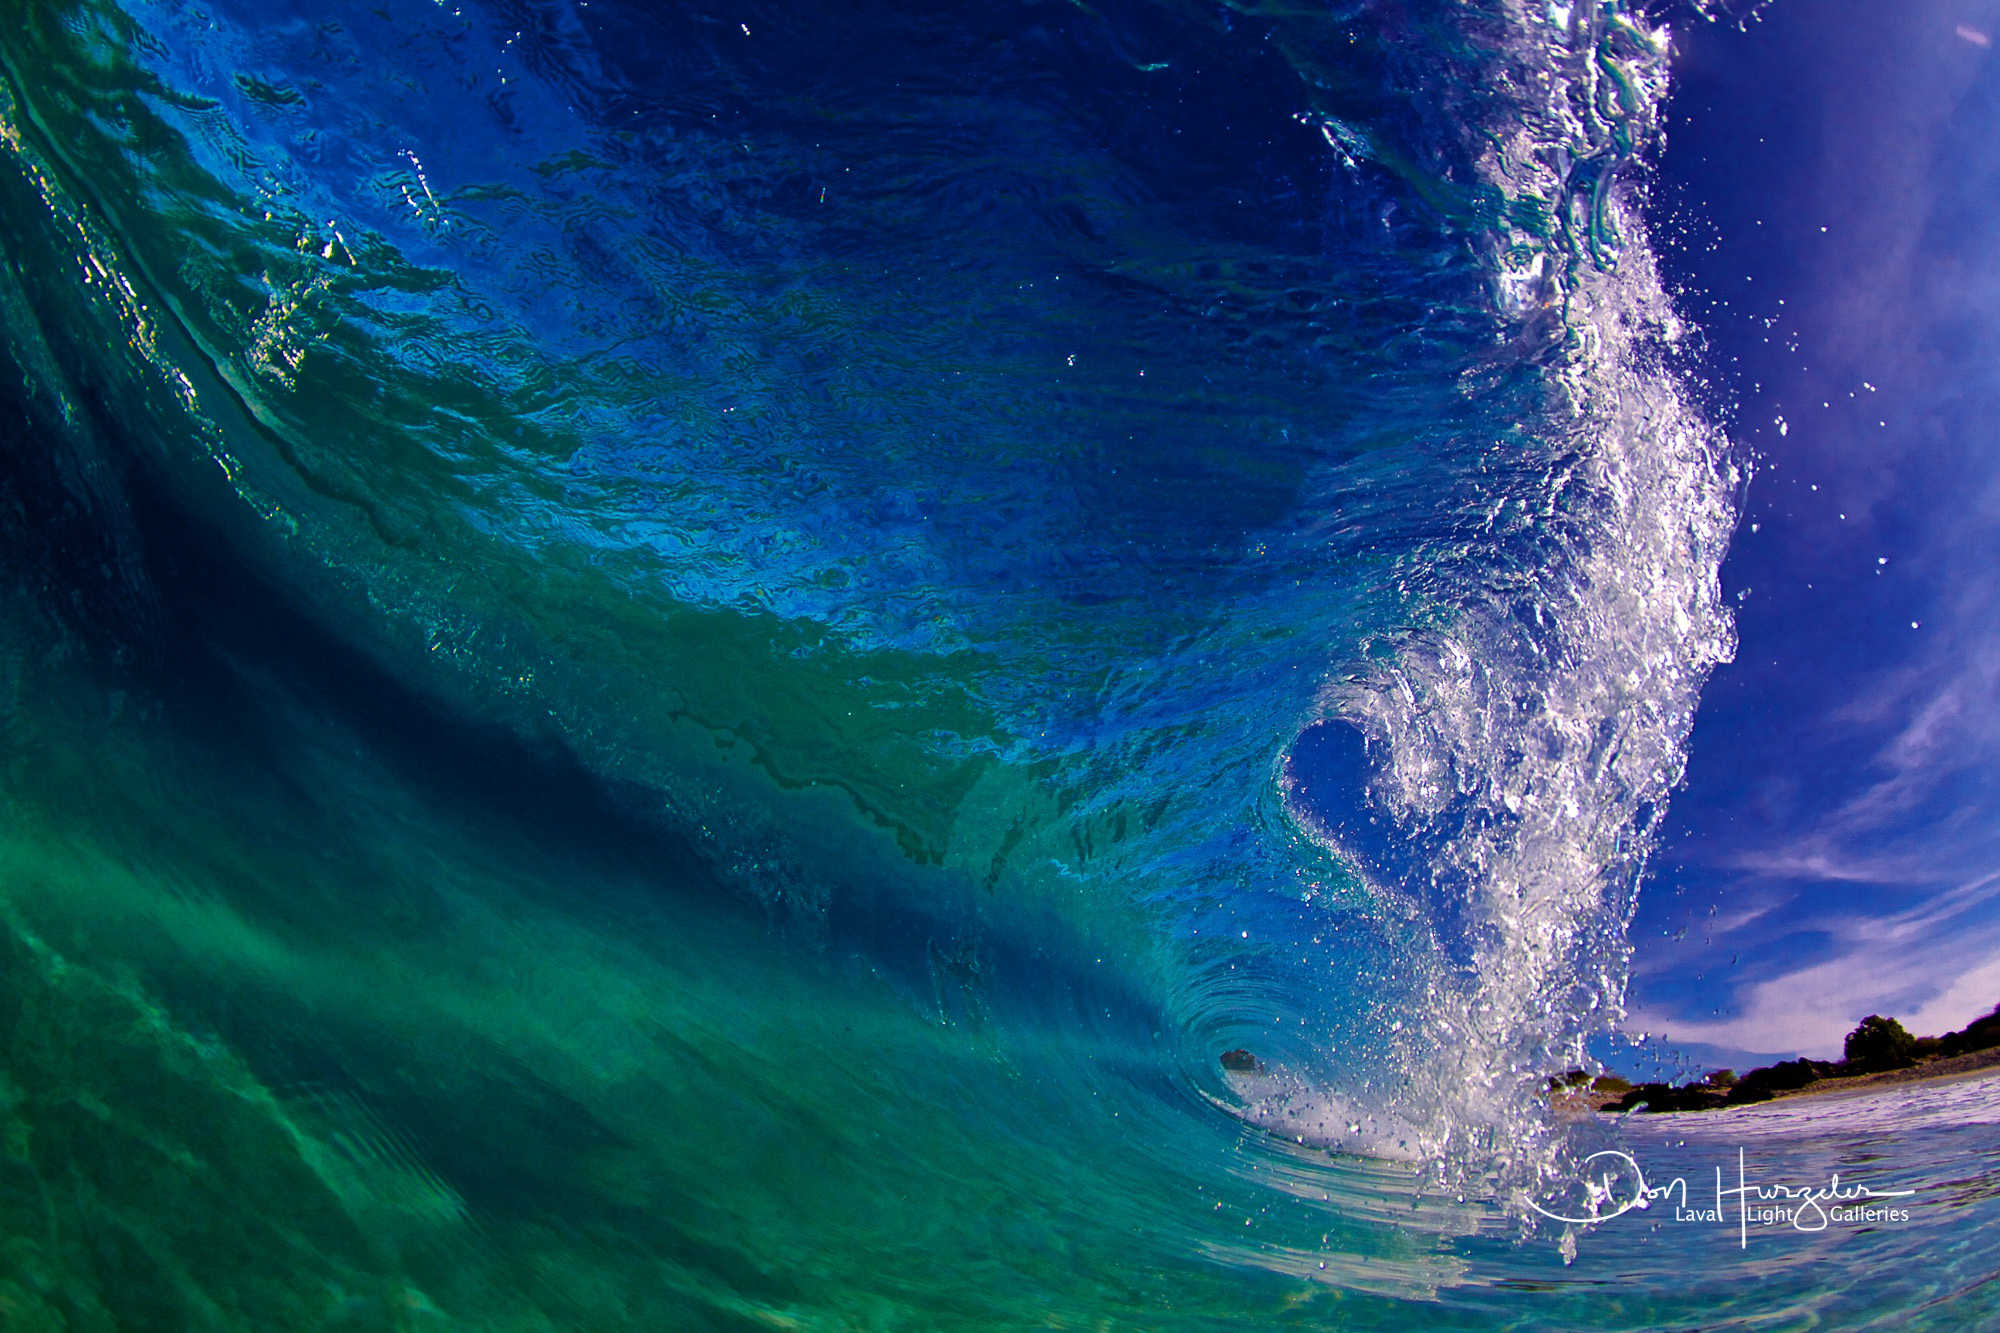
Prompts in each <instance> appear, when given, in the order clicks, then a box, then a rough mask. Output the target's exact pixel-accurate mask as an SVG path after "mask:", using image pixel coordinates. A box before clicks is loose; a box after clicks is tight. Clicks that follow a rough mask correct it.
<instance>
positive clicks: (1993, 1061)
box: [1665, 1046, 2000, 1115]
mask: <svg viewBox="0 0 2000 1333" xmlns="http://www.w3.org/2000/svg"><path fill="white" fill-rule="evenodd" d="M1995 1072H2000V1046H1995V1047H1989V1048H1988V1049H1986V1050H1983V1051H1967V1052H1966V1053H1965V1054H1964V1055H1954V1056H1951V1057H1949V1058H1947V1059H1942V1060H1926V1061H1925V1062H1924V1063H1922V1064H1919V1065H1911V1066H1910V1067H1909V1068H1907V1069H1886V1070H1883V1071H1882V1072H1880V1073H1876V1074H1856V1075H1854V1076H1853V1077H1851V1078H1823V1079H1819V1080H1817V1081H1815V1082H1812V1083H1808V1084H1806V1085H1805V1086H1804V1087H1803V1088H1794V1089H1791V1090H1789V1091H1785V1092H1777V1093H1774V1094H1773V1095H1772V1097H1771V1100H1770V1101H1768V1102H1750V1103H1747V1105H1749V1106H1770V1105H1772V1104H1773V1103H1776V1102H1787V1101H1791V1100H1793V1099H1794V1098H1798V1097H1825V1096H1830V1095H1835V1094H1840V1093H1864V1092H1874V1091H1876V1090H1878V1089H1881V1088H1889V1087H1894V1086H1895V1085H1897V1084H1899V1083H1951V1082H1957V1081H1959V1080H1962V1079H1968V1078H1975V1077H1977V1076H1979V1075H1981V1074H1987V1073H1995ZM1731 1109H1739V1108H1731ZM1665 1114H1667V1115H1695V1114H1700V1112H1691V1111H1668V1112H1665Z"/></svg>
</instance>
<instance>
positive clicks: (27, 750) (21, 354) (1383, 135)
mask: <svg viewBox="0 0 2000 1333" xmlns="http://www.w3.org/2000/svg"><path fill="white" fill-rule="evenodd" d="M0 20H4V26H0V32H4V33H5V34H6V35H5V36H4V38H0V58H4V71H5V76H6V92H5V106H4V108H0V110H4V117H3V118H0V147H4V150H5V152H4V162H0V227H3V228H4V236H0V242H3V243H4V250H5V263H4V266H3V267H0V320H4V326H5V346H6V349H7V353H8V370H7V374H6V376H5V377H4V381H5V393H6V396H7V405H6V409H7V417H6V420H7V436H6V439H7V446H6V449H5V451H4V463H5V471H4V474H3V475H0V498H4V502H5V506H6V509H5V512H6V515H7V518H6V522H5V523H4V524H0V528H4V531H5V547H4V563H5V569H6V571H7V580H6V586H5V590H4V593H5V595H4V602H0V619H4V623H5V625H6V627H7V632H6V634H5V635H4V636H0V644H4V651H0V682H4V693H0V726H3V727H4V734H5V741H6V743H5V746H4V755H5V759H6V769H5V777H4V786H0V791H4V803H0V923H4V926H5V930H4V932H3V933H0V949H4V950H5V964H4V967H0V997H4V1000H3V1001H0V1024H4V1031H5V1033H6V1036H5V1039H4V1042H0V1053H4V1062H5V1063H4V1065H0V1099H4V1116H5V1121H4V1124H5V1138H4V1146H0V1163H4V1166H0V1218H4V1219H5V1221H4V1223H0V1314H4V1322H5V1323H6V1325H7V1326H8V1327H14V1326H19V1327H22V1328H36V1329H41V1328H48V1329H57V1328H91V1329H98V1328H104V1329H109V1328H121V1329H122V1328H190V1327H200V1328H209V1327H214V1328H225V1327H227V1328H238V1327H241V1328H260V1329H262V1328H293V1327H298V1328H319V1327H327V1328H357V1329H358V1328H376V1327H384V1328H387V1327H395V1328H427V1327H437V1328H443V1327H463V1328H523V1329H526V1328H561V1329H585V1328H588V1329H596V1328H604V1329H611V1328H628V1327H648V1328H652V1327H658V1328H671V1329H680V1328H687V1329H704V1328H746V1327H785V1328H801V1329H878V1328H880V1329H892V1328H894V1329H939V1328H986V1327H991V1328H1016V1327H1079V1328H1093V1329H1096V1328H1175V1327H1186V1328H1215V1327H1230V1326H1246V1327H1262V1326H1267V1325H1280V1324H1282V1325H1299V1326H1304V1327H1326V1328H1351V1327H1352V1328H1373V1327H1399V1328H1401V1327H1409V1326H1411V1325H1412V1324H1415V1325H1416V1326H1418V1327H1432V1326H1435V1327H1445V1328H1453V1327H1465V1328H1501V1327H1508V1328H1519V1327H1547V1328H1582V1327H1592V1328H1638V1327H1649V1328H1650V1327H1689V1328H1694V1327H1701V1328H1711V1327H1718V1326H1727V1325H1729V1323H1730V1321H1732V1320H1733V1321H1736V1322H1737V1323H1740V1324H1743V1325H1746V1326H1755V1327H1760V1328H1763V1327H1774V1328H1788V1327H1799V1328H1805V1327H1815V1326H1828V1325H1832V1326H1842V1327H1846V1326H1858V1325H1860V1324H1862V1323H1864V1322H1865V1321H1867V1320H1868V1319H1872V1318H1879V1319H1883V1320H1893V1321H1898V1322H1900V1323H1901V1325H1902V1326H1911V1325H1912V1324H1915V1325H1921V1324H1923V1322H1924V1320H1925V1319H1926V1318H1929V1319H1930V1320H1931V1321H1932V1323H1933V1324H1934V1325H1935V1326H1938V1327H1968V1326H1973V1325H1972V1324H1968V1323H1967V1322H1966V1320H1967V1312H1968V1311H1971V1312H1973V1314H1974V1315H1975V1316H1976V1315H1977V1312H1978V1311H1980V1310H1986V1309H1990V1308H1991V1306H1992V1303H1993V1296H1992V1293H1991V1289H1990V1285H1982V1284H1988V1283H1989V1276H1990V1270H1991V1269H1992V1268H1993V1267H1994V1265H1993V1263H1992V1258H1991V1256H1992V1255H1993V1253H1994V1249H1993V1246H1994V1238H1993V1227H1994V1205H1993V1202H1992V1193H1993V1191H1992V1186H1991V1181H1992V1180H1993V1178H1994V1169H1995V1163H1994V1160H1993V1154H1992V1148H1991V1146H1990V1144H1991V1130H1990V1125H1991V1124H1992V1123H1993V1121H1992V1117H1991V1116H1990V1115H1987V1114H1986V1109H1990V1107H1989V1106H1988V1103H1987V1102H1985V1101H1981V1100H1979V1098H1980V1097H1981V1096H1982V1095H1983V1094H1981V1093H1979V1092H1978V1091H1976V1089H1975V1090H1974V1091H1970V1092H1968V1091H1960V1092H1958V1093H1956V1094H1954V1095H1955V1096H1959V1097H1961V1098H1967V1099H1970V1100H1968V1101H1967V1102H1966V1104H1965V1106H1964V1107H1961V1112H1962V1114H1960V1115H1959V1116H1958V1118H1957V1119H1956V1120H1953V1121H1950V1122H1948V1123H1932V1122H1929V1121H1927V1122H1925V1123H1922V1124H1916V1123H1914V1122H1911V1121H1910V1120H1909V1116H1914V1115H1915V1114H1916V1113H1915V1112H1914V1111H1912V1112H1910V1113H1909V1115H1908V1116H1906V1117H1905V1118H1904V1119H1901V1120H1898V1119H1895V1118H1892V1119H1891V1120H1889V1121H1888V1122H1885V1123H1876V1122H1866V1123H1862V1124H1860V1125H1859V1126H1858V1127H1857V1126H1856V1124H1854V1123H1853V1122H1852V1117H1851V1116H1850V1117H1849V1118H1848V1119H1841V1118H1839V1117H1837V1116H1831V1117H1830V1118H1829V1119H1827V1120H1826V1121H1825V1122H1824V1123H1821V1122H1816V1121H1812V1120H1811V1118H1810V1117H1808V1119H1807V1122H1806V1123H1804V1124H1801V1125H1797V1126H1793V1127H1792V1128H1791V1129H1790V1130H1789V1131H1788V1132H1787V1135H1786V1136H1784V1137H1781V1138H1779V1139H1776V1140H1774V1139H1772V1138H1771V1137H1770V1136H1769V1134H1768V1133H1764V1131H1760V1130H1757V1129H1756V1126H1758V1125H1759V1124H1762V1123H1764V1122H1759V1121H1756V1120H1754V1119H1739V1120H1731V1119H1729V1118H1727V1117H1718V1118H1717V1119H1716V1120H1715V1121H1714V1122H1712V1123H1713V1125H1715V1126H1721V1128H1719V1129H1711V1130H1708V1131H1705V1132H1707V1133H1709V1134H1710V1135H1711V1137H1710V1138H1704V1139H1696V1138H1694V1137H1692V1133H1691V1132H1690V1133H1689V1134H1685V1135H1682V1136H1681V1138H1675V1137H1674V1136H1673V1131H1666V1133H1667V1135H1668V1137H1667V1138H1666V1139H1665V1140H1661V1139H1660V1133H1661V1131H1658V1130H1654V1129H1646V1128H1635V1127H1630V1126H1626V1127H1620V1126H1615V1125H1607V1124H1597V1123H1592V1124H1587V1125H1582V1126H1578V1125H1575V1124H1569V1123H1566V1122H1560V1121H1557V1120H1555V1119H1554V1118H1552V1117H1551V1115H1550V1113H1549V1111H1548V1109H1547V1108H1546V1106H1545V1105H1544V1104H1543V1101H1542V1099H1541V1097H1540V1095H1539V1089H1540V1087H1541V1084H1542V1080H1543V1079H1544V1077H1545V1076H1546V1074H1547V1073H1548V1072H1550V1071H1552V1070H1558V1069H1565V1068H1569V1067H1570V1066H1572V1065H1573V1064H1575V1063H1577V1062H1578V1061H1580V1060H1581V1059H1582V1058H1583V1049H1584V1043H1585V1042H1586V1041H1588V1040H1589V1039H1590V1038H1591V1037H1592V1036H1594V1035H1596V1034H1599V1033H1601V1032H1603V1031H1604V1030H1606V1028H1607V1027H1608V1025H1609V1024H1610V1023H1612V1022H1613V1021H1614V1020H1615V1017H1616V1015H1617V1013H1618V1010H1619V1005H1620V1002H1621V997H1622V994H1623V986H1624V976H1625V967H1626V960H1627V957H1628V946H1627V945H1626V943H1625V940H1624V928H1625V926H1626V924H1627V922H1628V921H1629V919H1630V915H1631V911H1632V903H1633V895H1634V893H1635V892H1636V889H1637V885H1638V883H1639V879H1640V875H1641V871H1642V869H1643V864H1644V859H1645V855H1646V852H1647V850H1648V848H1649V841H1648V840H1649V837H1650V833H1651V829H1652V827H1653V825H1654V823H1655V821H1656V820H1657V818H1658V814H1659V810H1660V809H1661V807H1662V804H1663V802H1664V801H1665V799H1666V797H1667V794H1668V792H1669V791H1670V789H1671V787H1672V785H1673V783H1674V782H1675V781H1676V780H1677V778H1678V776H1679V773H1680V765H1681V756H1682V747H1683V746H1684V743H1685V739H1686V734H1687V730H1688V727H1689V725H1690V720H1691V717H1692V714H1693V710H1694V707H1695V704H1696V699H1697V693H1698V690H1699V687H1700V684H1701V682H1702V680H1703V679H1704V678H1705V676H1706V674H1707V672H1708V671H1709V669H1710V668H1711V667H1712V666H1713V665H1714V664H1715V663H1717V662H1718V661H1721V660H1725V659H1726V658H1727V655H1728V653H1729V651H1730V642H1731V640H1730V625H1729V620H1728V616H1727V614H1726V612H1725V611H1724V609H1723V607H1722V604H1721V598H1720V595H1719V591H1718V587H1717V580H1716V569H1717V565H1718V564H1719V561H1720V559H1721V557H1722V554H1723V551H1724V550H1725V548H1726V546H1727V542H1728V539H1729V535H1730V532H1731V529H1732V526H1733V523H1734V514H1735V508H1734V505H1735V500H1734V497H1735V492H1736V487H1737V486H1738V484H1739V482H1740V473H1739V468H1738V465H1737V463H1736V461H1735V460H1734V458H1733V455H1732V452H1731V450H1730V448H1729V446H1728V444H1727V442H1726V441H1725V440H1724V439H1723V438H1722V436H1721V434H1720V432H1719V431H1718V430H1717V429H1716V428H1715V426H1714V425H1713V424H1712V423H1711V422H1710V421H1709V420H1708V419H1707V418H1706V417H1705V416H1704V414H1703V412H1702V410H1701V408H1700V407H1699V405H1698V404H1699V400H1700V392H1699V386H1698V385H1696V384H1695V383H1694V381H1693V380H1692V378H1691V374H1690V371H1689V369H1688V363H1687V351H1686V349H1687V347H1688V345H1689V344H1690V343H1691V342H1692V341H1693V340H1694V338H1695V334H1694V331H1692V330H1690V329H1688V328H1687V327H1686V326H1685V325H1684V324H1683V323H1682V321H1681V319H1680V318H1679V317H1678V316H1677V315H1676V313H1675V311H1674V309H1673V306H1672V304H1671V302H1670V301H1669V300H1668V298H1667V297H1666V295H1665V294H1664V292H1663V291H1662V288H1661V284H1660V282H1659V279H1658V278H1657V276H1656V273H1655V270H1654V267H1653V262H1652V259H1651V256H1650V253H1649V251H1648V248H1647V244H1646V240H1645V231H1644V222H1643V219H1644V214H1643V205H1644V188H1643V187H1644V182H1645V172H1644V155H1645V154H1646V153H1647V152H1648V151H1650V149H1651V146H1652V144H1653V141H1654V130H1655V128H1656V121H1657V116H1658V113H1659V108H1660V105H1661V99H1663V98H1664V96H1665V95H1666V87H1667V75H1668V69H1667V62H1666V54H1665V52H1666V47H1665V40H1664V37H1663V35H1662V34H1661V33H1660V32H1658V31H1656V30H1655V29H1654V28H1653V27H1652V26H1651V24H1650V22H1649V21H1648V20H1646V19H1644V18H1643V17H1642V16H1639V15H1636V14H1630V13H1625V12H1623V11H1622V9H1621V7H1620V6H1617V5H1605V6H1603V7H1602V8H1601V9H1600V10H1599V11H1597V12H1591V11H1590V10H1589V9H1588V8H1587V7H1582V6H1578V7H1572V8H1570V9H1568V10H1560V9H1550V10H1549V11H1548V12H1547V13H1546V14H1544V13H1540V12H1537V13H1532V14H1530V13H1517V12H1515V11H1514V10H1513V9H1511V8H1509V7H1506V6H1500V5H1494V6H1479V5H1466V6H1451V5H1436V6H1398V5H1379V6H1371V5H1350V6H1344V7H1343V6H1328V7H1324V8H1301V9H1298V10H1290V9H1286V10H1259V9H1254V8H1252V7H1240V8H1223V9H1219V10H1215V11H1213V12H1211V11H1209V10H1207V9H1198V8H1196V7H1193V6H1180V5H1174V4H1144V5H1140V4H1135V5H1129V6H1124V7H1113V8H1105V9H1088V8H1083V7H1072V6H1060V7H1059V6H1055V5H1034V4H1024V5H1019V6H1006V7H1001V8H996V9H981V10H978V11H966V12H960V11H958V10H954V9H950V8H942V7H940V8H934V9H933V8H924V7H918V6H888V5H885V6H880V7H862V8H853V7H841V8H828V9H825V10H817V9H801V8H798V7H792V8H778V7H763V8H746V9H744V10H743V11H742V12H741V13H728V14H724V13H722V12H721V11H698V10H695V9H686V10H681V9H675V8H672V7H663V6H645V5H633V4H624V5H620V4H613V3H610V0H592V3H589V4H586V3H583V0H576V3H574V4H571V3H539V4H527V3H521V4H512V3H507V4H501V3H495V4H492V5H477V4H464V5H461V6H459V7H457V8H452V7H450V6H447V5H443V4H418V3H404V4H401V5H391V6H389V7H387V8H383V9H375V8H369V7H366V6H361V5H355V6H345V5H336V6H333V7H331V8H328V7H323V6H296V7H295V6H291V5H289V4H284V3H267V4H263V5H259V6H248V5H239V4H234V3H217V4H209V5H202V6H197V5H191V4H182V3H177V2H173V0H162V2H160V3H143V4H142V3H125V4H120V3H113V0H79V2H77V3H71V2H70V0H31V2H23V3H9V4H6V5H4V6H3V7H0ZM1225 1052H1230V1053H1234V1052H1243V1053H1245V1054H1244V1055H1243V1056H1238V1057H1233V1058H1232V1061H1231V1062H1229V1064H1225V1062H1224V1061H1223V1060H1222V1058H1221V1057H1222V1056H1223V1054H1224V1053H1225ZM1230 1065H1234V1066H1235V1067H1234V1068H1232V1067H1230ZM1966 1086H1967V1087H1973V1085H1966ZM1954 1105H1956V1103H1954ZM1982 1108H1985V1109H1982ZM1732 1114H1734V1113H1732ZM1761 1114H1764V1113H1763V1112H1761V1111H1758V1112H1746V1113H1743V1115H1746V1116H1755V1115H1761ZM1982 1117H1984V1118H1982ZM1864 1119H1865V1118H1864ZM1674 1123H1676V1124H1678V1123H1679V1122H1674ZM1731 1126H1737V1127H1738V1131H1740V1134H1741V1135H1742V1136H1744V1143H1743V1144H1738V1143H1736V1142H1734V1141H1730V1142H1728V1143H1726V1144H1725V1143H1724V1142H1723V1141H1722V1140H1721V1139H1716V1138H1714V1137H1713V1136H1714V1135H1717V1134H1723V1133H1724V1132H1725V1131H1728V1130H1729V1127H1731ZM1732 1132H1736V1131H1732ZM1759 1133H1763V1135H1764V1136H1763V1137H1762V1138H1759V1137H1758V1134H1759ZM1607 1136H1609V1137H1607ZM1619 1136H1627V1137H1623V1138H1621V1137H1619ZM1649 1136H1650V1137H1649ZM1683 1138H1684V1139H1685V1140H1686V1141H1682V1139H1683ZM1628 1139H1629V1142H1628ZM1606 1142H1627V1143H1628V1147H1627V1149H1626V1151H1629V1152H1630V1153H1631V1155H1632V1156H1633V1158H1634V1159H1635V1160H1642V1161H1644V1162H1645V1170H1646V1172H1647V1175H1648V1177H1649V1179H1650V1178H1654V1177H1658V1178H1660V1179H1665V1178H1667V1177H1669V1176H1675V1175H1679V1176H1685V1177H1687V1178H1688V1179H1689V1180H1691V1181H1693V1180H1698V1179H1705V1178H1706V1175H1705V1173H1707V1172H1709V1171H1710V1169H1711V1168H1712V1167H1713V1166H1715V1165H1716V1164H1717V1163H1719V1162H1723V1161H1724V1160H1725V1159H1727V1160H1731V1161H1733V1159H1734V1151H1733V1150H1734V1148H1736V1147H1738V1146H1745V1147H1746V1151H1747V1152H1752V1153H1755V1154H1757V1155H1758V1160H1759V1163H1760V1165H1761V1166H1762V1168H1763V1169H1764V1170H1766V1171H1768V1172H1769V1173H1771V1174H1772V1175H1782V1176H1783V1177H1784V1178H1786V1179H1793V1178H1796V1179H1815V1178H1819V1177H1824V1176H1826V1175H1827V1174H1828V1173H1829V1172H1831V1171H1834V1170H1840V1171H1844V1172H1849V1173H1850V1174H1851V1173H1854V1172H1862V1173H1865V1174H1866V1178H1867V1179H1869V1180H1870V1181H1871V1182H1873V1181H1875V1180H1877V1179H1880V1180H1884V1181H1889V1182H1892V1183H1893V1184H1894V1185H1895V1187H1897V1188H1903V1187H1910V1188H1918V1189H1920V1190H1921V1191H1922V1194H1921V1196H1920V1197H1921V1205H1920V1206H1916V1207H1913V1216H1912V1219H1911V1220H1910V1221H1909V1223H1908V1224H1907V1225H1899V1226H1895V1227H1889V1226H1884V1227H1881V1228H1878V1229H1876V1230H1872V1231H1863V1230H1861V1229H1859V1228H1855V1227H1848V1228H1844V1229H1839V1230H1834V1231H1831V1232H1829V1233H1823V1234H1818V1235H1815V1236H1808V1235H1807V1234H1806V1233H1797V1234H1789V1235H1779V1234H1767V1235H1764V1236H1760V1237H1757V1238H1755V1239H1756V1248H1755V1249H1750V1248H1747V1247H1745V1246H1741V1245H1738V1244H1737V1241H1738V1240H1739V1239H1740V1238H1739V1237H1738V1236H1737V1235H1736V1234H1735V1233H1732V1232H1730V1231H1729V1230H1728V1228H1727V1227H1725V1226H1713V1227H1710V1226H1698V1227H1694V1228H1693V1229H1692V1230H1675V1229H1673V1228H1671V1227H1669V1226H1668V1225H1667V1224H1665V1223H1660V1222H1656V1221H1655V1220H1654V1218H1655V1216H1656V1214H1655V1211H1654V1210H1652V1209H1648V1210H1644V1212H1643V1213H1636V1212H1635V1213H1628V1214H1626V1215H1623V1216H1620V1217H1617V1218H1611V1219H1607V1220H1605V1221H1604V1222H1602V1223H1601V1224H1600V1225H1596V1226H1589V1227H1568V1228H1566V1227H1565V1226H1564V1225H1562V1224H1560V1223H1551V1222H1550V1221H1549V1220H1548V1218H1547V1217H1546V1215H1545V1213H1538V1212H1537V1211H1536V1209H1535V1208H1534V1207H1532V1206H1530V1204H1531V1201H1537V1200H1538V1201H1540V1202H1541V1203H1542V1204H1545V1205H1548V1208H1547V1211H1553V1212H1556V1213H1558V1214H1562V1212H1563V1208H1564V1207H1566V1206H1568V1205H1567V1204H1565V1203H1564V1202H1563V1201H1564V1200H1572V1201H1573V1196H1574V1195H1575V1191H1576V1186H1575V1183H1574V1182H1575V1180H1576V1179H1577V1176H1578V1172H1579V1170H1580V1166H1579V1163H1580V1162H1581V1161H1582V1160H1583V1159H1584V1157H1585V1156H1586V1155H1587V1154H1588V1153H1589V1152H1592V1151H1596V1150H1598V1148H1599V1147H1600V1146H1601V1145H1602V1144H1603V1143H1606ZM1746 1145H1747V1146H1746ZM1883 1187H1884V1188H1888V1187H1889V1186H1887V1185H1884V1186H1883ZM1697 1192H1698V1190H1697ZM1690 1274H1695V1275H1696V1276H1693V1277H1691V1276H1690ZM1927 1302H1931V1303H1933V1304H1926V1303H1927ZM1943 1302H1949V1304H1945V1303H1943ZM1982 1302H1983V1304H1982ZM1927 1311H1928V1312H1929V1313H1926V1312H1927ZM1976 1322H1977V1319H1976V1317H1975V1318H1974V1319H1973V1324H1976Z"/></svg>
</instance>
